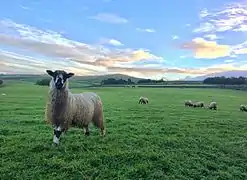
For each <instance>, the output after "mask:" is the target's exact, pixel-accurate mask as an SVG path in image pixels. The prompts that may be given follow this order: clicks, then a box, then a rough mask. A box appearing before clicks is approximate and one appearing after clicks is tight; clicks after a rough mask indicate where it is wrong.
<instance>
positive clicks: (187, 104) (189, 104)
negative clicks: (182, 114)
mask: <svg viewBox="0 0 247 180" xmlns="http://www.w3.org/2000/svg"><path fill="white" fill-rule="evenodd" d="M184 105H185V106H190V107H192V106H193V103H192V101H191V100H186V101H185V102H184Z"/></svg>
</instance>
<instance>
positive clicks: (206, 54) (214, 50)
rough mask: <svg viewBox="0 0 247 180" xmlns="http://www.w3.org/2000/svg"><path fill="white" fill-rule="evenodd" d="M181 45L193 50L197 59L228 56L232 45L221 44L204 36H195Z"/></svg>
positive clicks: (182, 47) (183, 47)
mask: <svg viewBox="0 0 247 180" xmlns="http://www.w3.org/2000/svg"><path fill="white" fill-rule="evenodd" d="M179 47H180V48H181V49H187V50H192V51H193V53H194V57H195V58H197V59H201V58H205V59H215V58H219V57H227V56H230V54H231V47H230V46H228V45H220V44H217V43H216V42H215V41H207V40H205V39H203V38H195V39H193V40H192V42H188V43H183V44H182V45H181V46H179Z"/></svg>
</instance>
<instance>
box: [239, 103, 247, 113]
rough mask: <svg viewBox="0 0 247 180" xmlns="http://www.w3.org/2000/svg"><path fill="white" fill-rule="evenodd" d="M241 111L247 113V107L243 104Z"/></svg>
mask: <svg viewBox="0 0 247 180" xmlns="http://www.w3.org/2000/svg"><path fill="white" fill-rule="evenodd" d="M240 111H245V112H247V106H246V105H243V104H241V105H240Z"/></svg>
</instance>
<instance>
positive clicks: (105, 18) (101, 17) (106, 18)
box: [90, 13, 128, 24]
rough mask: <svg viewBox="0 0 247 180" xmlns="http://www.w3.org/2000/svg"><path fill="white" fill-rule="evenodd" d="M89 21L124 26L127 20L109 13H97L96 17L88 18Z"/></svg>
mask: <svg viewBox="0 0 247 180" xmlns="http://www.w3.org/2000/svg"><path fill="white" fill-rule="evenodd" d="M90 18H91V19H95V20H98V21H102V22H107V23H113V24H125V23H128V20H127V19H125V18H123V17H120V16H118V15H116V14H111V13H99V14H97V15H96V16H92V17H90Z"/></svg>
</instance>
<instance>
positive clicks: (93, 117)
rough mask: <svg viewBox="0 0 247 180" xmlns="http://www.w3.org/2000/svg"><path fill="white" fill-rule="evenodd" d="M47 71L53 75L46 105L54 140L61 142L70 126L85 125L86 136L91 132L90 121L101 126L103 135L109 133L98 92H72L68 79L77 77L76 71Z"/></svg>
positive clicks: (79, 126)
mask: <svg viewBox="0 0 247 180" xmlns="http://www.w3.org/2000/svg"><path fill="white" fill-rule="evenodd" d="M46 72H47V73H48V74H49V75H50V76H51V77H52V79H51V81H50V90H49V98H48V102H47V105H46V120H47V122H48V123H51V124H52V126H53V128H54V133H53V142H54V143H55V144H58V143H59V138H60V136H61V134H62V133H66V132H67V131H68V129H69V127H78V128H82V129H84V133H85V135H89V128H88V126H89V124H90V123H93V124H94V125H95V126H96V127H97V128H99V129H100V132H101V135H105V127H104V122H103V121H104V119H103V107H102V101H101V98H100V97H99V96H98V95H97V94H96V93H94V92H84V93H80V94H73V93H72V92H70V90H69V87H68V79H69V78H70V77H72V76H74V73H66V72H65V71H63V70H56V71H54V72H53V71H51V70H46Z"/></svg>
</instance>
